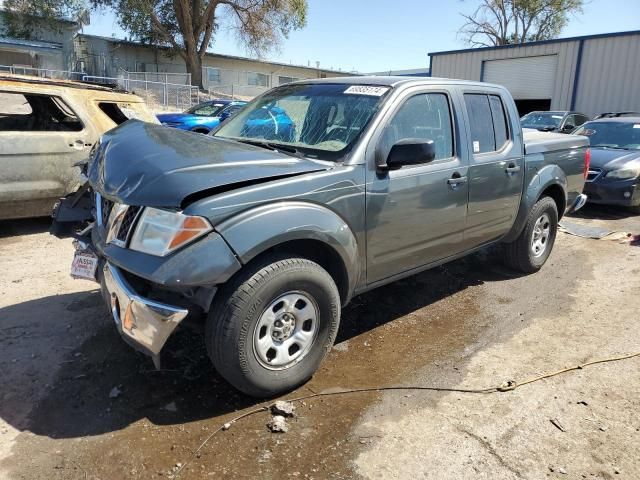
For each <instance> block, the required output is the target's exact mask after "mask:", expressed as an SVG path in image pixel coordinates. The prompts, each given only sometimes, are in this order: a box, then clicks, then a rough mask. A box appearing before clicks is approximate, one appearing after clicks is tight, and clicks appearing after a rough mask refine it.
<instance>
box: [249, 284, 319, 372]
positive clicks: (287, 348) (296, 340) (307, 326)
mask: <svg viewBox="0 0 640 480" xmlns="http://www.w3.org/2000/svg"><path fill="white" fill-rule="evenodd" d="M319 318H320V315H319V310H318V306H317V304H316V302H315V301H314V300H313V298H312V297H311V296H310V295H308V294H307V293H304V292H299V291H291V292H287V293H284V294H283V295H280V296H279V297H278V298H276V299H275V300H273V301H272V302H271V303H270V304H269V306H268V307H267V308H266V309H265V310H264V311H263V312H262V315H260V318H259V319H258V322H257V323H256V327H255V329H254V334H253V351H254V354H255V357H256V360H258V362H259V363H260V364H261V365H262V366H263V367H265V368H267V369H269V370H285V369H287V368H290V367H292V366H293V365H295V364H297V363H299V362H300V361H301V360H302V359H303V358H305V357H306V356H307V354H308V353H309V352H310V351H311V347H312V345H313V343H314V342H315V340H316V337H317V335H318V326H319V325H318V321H319Z"/></svg>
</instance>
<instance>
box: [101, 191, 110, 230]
mask: <svg viewBox="0 0 640 480" xmlns="http://www.w3.org/2000/svg"><path fill="white" fill-rule="evenodd" d="M100 207H101V208H100V211H101V213H102V218H101V219H100V220H102V225H106V224H107V222H108V221H109V215H111V210H112V209H113V202H112V201H111V200H109V199H107V198H104V197H103V196H100Z"/></svg>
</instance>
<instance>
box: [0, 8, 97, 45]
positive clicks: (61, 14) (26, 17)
mask: <svg viewBox="0 0 640 480" xmlns="http://www.w3.org/2000/svg"><path fill="white" fill-rule="evenodd" d="M2 8H3V10H4V12H3V16H4V20H5V21H4V31H3V32H2V33H3V34H4V35H7V36H10V37H15V38H26V39H31V38H34V37H35V36H37V32H38V31H39V30H42V29H47V30H52V31H55V32H59V31H60V30H61V29H62V25H64V23H65V22H68V21H72V22H75V21H78V20H79V19H80V17H82V16H83V15H84V13H85V12H86V11H87V10H86V9H87V4H86V2H85V1H84V0H4V2H2Z"/></svg>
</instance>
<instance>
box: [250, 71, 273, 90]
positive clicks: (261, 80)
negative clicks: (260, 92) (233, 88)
mask: <svg viewBox="0 0 640 480" xmlns="http://www.w3.org/2000/svg"><path fill="white" fill-rule="evenodd" d="M247 84H248V85H254V86H256V87H268V86H269V75H266V74H264V73H257V72H248V73H247Z"/></svg>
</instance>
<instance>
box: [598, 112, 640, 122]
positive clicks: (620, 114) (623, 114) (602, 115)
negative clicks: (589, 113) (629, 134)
mask: <svg viewBox="0 0 640 480" xmlns="http://www.w3.org/2000/svg"><path fill="white" fill-rule="evenodd" d="M617 117H640V112H606V113H599V114H598V115H596V116H595V117H593V119H594V120H599V119H601V118H617Z"/></svg>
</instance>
